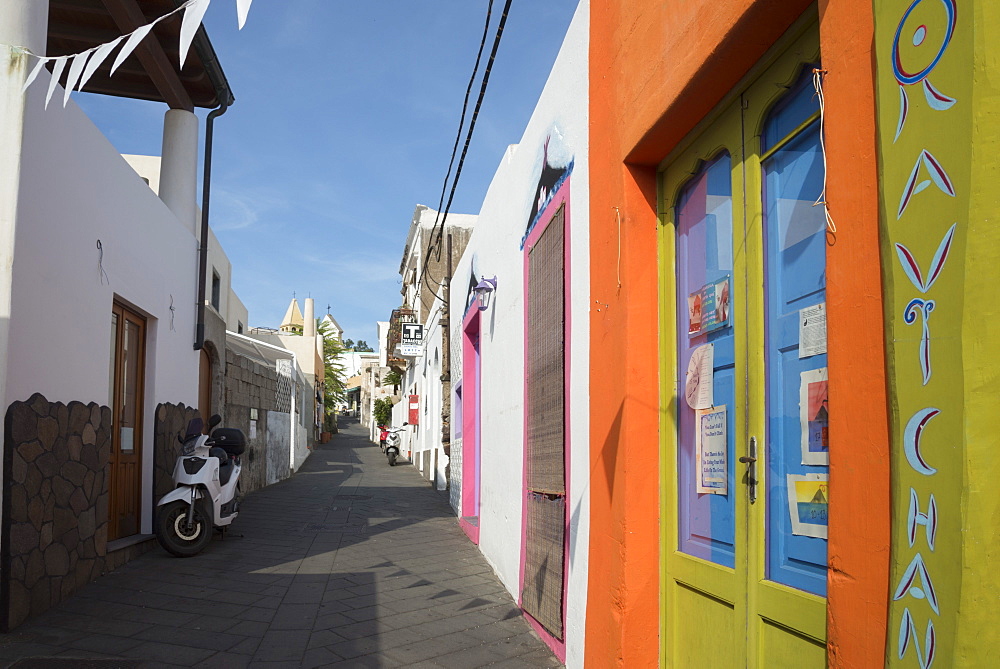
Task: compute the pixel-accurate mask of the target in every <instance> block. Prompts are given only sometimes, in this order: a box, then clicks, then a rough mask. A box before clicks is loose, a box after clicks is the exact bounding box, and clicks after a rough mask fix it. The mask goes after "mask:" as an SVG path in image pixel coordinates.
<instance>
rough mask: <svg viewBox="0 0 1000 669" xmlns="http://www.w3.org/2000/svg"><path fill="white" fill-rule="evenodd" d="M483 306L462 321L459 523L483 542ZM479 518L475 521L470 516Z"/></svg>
mask: <svg viewBox="0 0 1000 669" xmlns="http://www.w3.org/2000/svg"><path fill="white" fill-rule="evenodd" d="M479 322H480V317H479V308H478V307H477V306H476V303H475V302H473V303H472V306H470V307H469V310H468V312H467V313H466V314H465V318H464V319H463V321H462V510H461V515H460V516H459V519H458V524H459V525H460V526H461V528H462V530H464V531H465V533H466V534H467V535H468V537H469V539H471V540H472V543H474V544H477V545H478V544H479V492H480V491H479V466H480V441H479V438H480V434H479V425H480V420H479V413H480V396H481V394H482V393H481V386H482V384H481V364H480V350H481V349H480V339H479V337H480V328H479ZM473 518H474V519H475V522H472V521H470V519H473Z"/></svg>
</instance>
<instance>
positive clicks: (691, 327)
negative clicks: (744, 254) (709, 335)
mask: <svg viewBox="0 0 1000 669" xmlns="http://www.w3.org/2000/svg"><path fill="white" fill-rule="evenodd" d="M729 296H730V287H729V277H728V276H727V277H726V278H725V279H722V280H721V281H715V282H714V283H709V284H706V285H704V286H702V287H701V288H700V289H699V290H697V291H695V292H693V293H691V294H690V295H688V336H689V337H696V336H698V335H700V334H705V333H706V332H712V331H713V330H718V329H719V328H723V327H726V326H727V325H729V306H730V297H729Z"/></svg>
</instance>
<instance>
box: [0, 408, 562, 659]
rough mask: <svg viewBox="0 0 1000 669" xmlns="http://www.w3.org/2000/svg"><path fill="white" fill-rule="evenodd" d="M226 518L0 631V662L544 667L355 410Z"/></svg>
mask: <svg viewBox="0 0 1000 669" xmlns="http://www.w3.org/2000/svg"><path fill="white" fill-rule="evenodd" d="M233 532H234V533H242V534H243V535H244V536H243V538H237V537H232V536H230V537H228V538H226V539H225V540H224V541H222V540H220V539H219V538H218V537H216V538H215V539H214V540H213V542H212V543H211V545H210V546H209V548H208V549H207V550H206V551H205V552H204V553H202V554H201V555H199V556H197V557H194V558H190V559H178V558H172V557H170V556H168V555H167V553H165V552H164V551H163V550H161V549H160V548H159V547H158V546H157V547H156V548H155V549H154V550H153V551H151V552H149V553H146V554H145V555H143V556H141V557H140V558H138V559H136V560H133V561H132V562H130V563H128V564H126V565H125V566H124V567H122V568H120V569H118V570H117V571H115V572H113V573H110V574H108V575H105V576H104V577H102V578H101V579H99V580H98V581H95V582H93V583H91V584H89V585H88V586H86V587H85V588H83V589H82V590H80V591H79V592H78V593H77V594H76V595H75V596H74V597H72V598H71V599H69V600H67V601H65V602H63V603H62V604H61V605H59V606H58V607H56V608H54V609H52V610H50V611H48V612H46V613H44V614H43V615H41V616H38V617H36V618H34V619H32V620H30V621H28V622H27V623H25V624H24V625H22V626H21V627H19V628H17V629H16V630H14V631H13V632H11V633H9V634H4V635H0V666H4V667H17V668H18V669H23V668H29V667H30V668H35V667H69V666H81V667H85V666H92V667H98V666H100V667H136V666H139V667H156V666H183V667H192V666H194V667H325V666H329V667H448V668H449V669H454V668H461V667H480V666H487V665H488V666H496V667H558V666H560V664H559V662H558V661H557V660H556V658H555V657H554V656H553V654H552V653H551V652H550V651H549V650H548V648H546V647H545V645H544V644H543V643H542V642H541V641H540V640H539V638H538V636H537V635H536V634H535V633H534V632H533V631H531V630H530V629H529V627H528V625H527V623H526V622H525V621H524V619H523V617H522V616H521V613H520V611H519V610H518V608H517V606H516V605H515V603H514V602H513V601H512V599H511V597H510V596H509V595H508V593H507V592H506V590H505V589H504V588H503V586H502V585H501V584H500V582H499V580H498V579H497V577H496V576H495V575H494V573H493V571H492V569H491V568H490V566H489V565H488V564H487V562H486V560H485V559H484V558H483V557H482V555H481V554H480V553H479V551H478V550H477V549H476V547H475V546H473V545H472V543H471V542H469V541H468V539H467V538H466V537H465V535H464V534H463V533H462V531H461V530H460V529H459V528H458V526H457V524H456V522H455V517H454V514H453V513H452V511H451V509H450V507H449V506H448V502H447V497H446V495H445V494H443V493H439V492H435V491H433V490H432V489H431V488H430V487H429V485H428V484H427V483H426V482H425V481H424V480H423V479H422V478H421V477H420V476H419V475H418V473H417V472H416V471H414V469H413V468H412V467H410V466H408V465H403V466H397V467H395V468H390V467H389V466H388V464H387V462H386V460H385V457H384V456H383V455H382V453H381V451H380V450H379V448H378V446H377V445H372V444H369V443H368V441H367V440H366V439H365V437H364V434H363V430H362V429H361V428H360V427H359V426H358V424H357V423H356V422H351V423H349V424H348V425H347V426H346V428H343V427H342V429H341V433H340V434H339V435H334V437H333V439H332V440H331V441H330V443H328V444H326V445H321V446H318V447H317V450H316V451H314V453H313V454H312V456H310V458H309V459H308V460H307V461H306V463H305V465H304V466H303V467H302V469H301V470H300V471H299V472H298V473H297V474H296V475H295V476H293V477H292V478H291V479H289V480H287V481H283V482H281V483H278V484H275V485H272V486H270V487H268V488H266V489H264V490H261V491H258V492H256V493H254V494H252V495H249V496H247V498H246V499H245V500H244V503H243V506H242V509H241V514H240V517H239V518H238V519H237V520H236V522H235V523H234V530H233ZM52 658H62V659H61V660H56V659H52ZM65 658H76V660H75V661H73V662H67V661H66V660H65ZM94 658H118V659H119V661H118V662H114V663H111V662H100V663H98V662H85V661H83V660H84V659H94Z"/></svg>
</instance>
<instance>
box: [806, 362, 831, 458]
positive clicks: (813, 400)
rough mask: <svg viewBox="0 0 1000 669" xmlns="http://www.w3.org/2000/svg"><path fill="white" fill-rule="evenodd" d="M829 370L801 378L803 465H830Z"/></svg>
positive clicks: (817, 371) (811, 372) (813, 371)
mask: <svg viewBox="0 0 1000 669" xmlns="http://www.w3.org/2000/svg"><path fill="white" fill-rule="evenodd" d="M827 386H828V383H827V371H826V367H821V368H820V369H812V370H809V371H808V372H802V374H801V375H800V376H799V425H800V429H801V433H802V464H804V465H829V464H830V404H829V401H828V399H827Z"/></svg>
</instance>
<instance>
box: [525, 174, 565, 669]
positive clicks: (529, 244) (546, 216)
mask: <svg viewBox="0 0 1000 669" xmlns="http://www.w3.org/2000/svg"><path fill="white" fill-rule="evenodd" d="M569 194H570V179H569V178H568V177H567V178H566V180H565V181H564V182H563V183H562V184H561V185H560V186H559V188H558V190H556V192H555V193H554V194H553V195H552V197H551V199H550V200H549V203H548V205H547V206H546V207H545V209H544V210H543V211H542V213H541V216H539V217H538V221H539V223H538V224H537V225H536V226H535V227H534V228H533V229H532V230H531V232H530V233H528V236H527V239H526V240H525V243H524V411H525V420H524V437H523V442H522V443H523V448H522V454H523V459H524V460H523V467H522V472H523V473H522V483H521V567H520V577H519V578H518V582H519V583H520V588H519V590H518V596H517V604H518V606H520V607H521V610H522V612H523V613H524V617H525V619H526V620H527V621H528V623H529V624H530V625H531V627H532V628H533V629H534V630H535V631H536V632H537V633H538V635H539V636H540V637H541V638H542V640H543V641H544V642H545V643H546V645H548V647H549V648H551V649H552V652H554V653H555V654H556V657H558V658H559V660H560V661H561V662H565V661H566V601H567V597H566V593H567V589H568V587H569V533H570V504H569V500H570V476H569V471H570V431H569V425H570V422H569V418H570V364H569V363H570V341H571V339H570V332H571V329H572V328H571V326H572V319H571V317H570V314H571V311H572V310H571V309H570V303H571V302H570V299H571V296H572V291H571V289H570V225H569V223H570V206H569V199H570V198H569ZM563 206H564V207H565V208H566V209H565V211H564V212H563V226H564V228H563V305H564V306H563V309H564V320H563V374H564V377H565V378H564V382H563V425H564V433H563V434H564V439H565V443H566V446H565V458H564V467H565V469H564V471H565V477H566V510H565V516H564V517H565V519H566V520H565V523H566V525H565V529H564V533H563V541H564V543H563V599H562V617H563V638H562V639H557V638H556V637H554V636H552V634H551V633H550V632H549V631H548V630H546V629H545V628H544V627H542V625H541V624H540V623H539V622H538V621H537V620H535V619H534V618H533V617H532V616H531V614H529V613H528V612H527V611H524V607H523V605H522V601H521V592H522V591H523V590H524V564H525V561H526V559H527V555H528V544H527V532H528V478H527V476H528V420H527V410H528V351H529V350H530V349H529V348H528V344H529V341H528V313H529V311H528V310H529V309H530V307H531V305H530V304H529V298H528V286H529V283H528V282H529V280H530V277H529V273H528V267H529V263H528V254H529V253H530V252H531V249H532V248H533V247H534V245H535V244H536V243H537V242H538V239H539V237H541V236H542V233H543V232H544V231H545V229H546V228H547V227H548V226H549V223H551V222H552V217H553V216H554V215H555V214H556V212H558V211H559V207H563Z"/></svg>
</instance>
